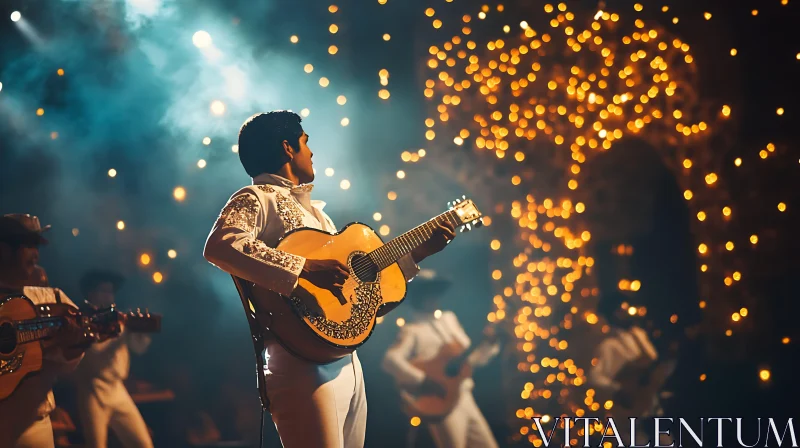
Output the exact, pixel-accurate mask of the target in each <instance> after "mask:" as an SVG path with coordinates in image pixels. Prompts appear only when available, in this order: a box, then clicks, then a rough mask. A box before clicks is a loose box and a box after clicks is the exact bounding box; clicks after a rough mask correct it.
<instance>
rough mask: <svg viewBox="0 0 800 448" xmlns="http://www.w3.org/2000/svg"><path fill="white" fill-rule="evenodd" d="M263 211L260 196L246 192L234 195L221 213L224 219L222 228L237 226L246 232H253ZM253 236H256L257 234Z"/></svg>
mask: <svg viewBox="0 0 800 448" xmlns="http://www.w3.org/2000/svg"><path fill="white" fill-rule="evenodd" d="M260 212H261V203H260V202H258V198H257V197H256V196H255V195H253V194H251V193H246V194H242V195H239V196H236V197H234V198H233V199H231V200H230V201H228V204H227V205H225V208H223V209H222V213H220V219H222V228H223V229H228V228H231V227H233V228H236V229H241V230H243V231H245V232H249V233H253V230H254V229H255V228H256V218H257V217H258V214H259V213H260ZM253 236H256V235H255V234H254V235H253Z"/></svg>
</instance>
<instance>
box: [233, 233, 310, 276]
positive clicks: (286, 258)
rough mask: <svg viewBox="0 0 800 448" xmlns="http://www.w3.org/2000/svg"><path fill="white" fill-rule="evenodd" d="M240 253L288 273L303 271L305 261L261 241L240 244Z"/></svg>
mask: <svg viewBox="0 0 800 448" xmlns="http://www.w3.org/2000/svg"><path fill="white" fill-rule="evenodd" d="M242 253H244V254H246V255H247V256H249V257H251V258H255V259H256V260H259V261H262V262H264V263H267V264H271V265H273V266H277V267H280V268H283V269H287V270H289V271H300V270H302V269H303V264H304V263H305V259H304V258H303V257H301V256H299V255H292V254H290V253H288V252H283V251H280V250H278V249H273V248H271V247H269V246H267V245H266V244H265V243H264V242H263V241H259V240H254V241H252V242H251V241H247V242H245V243H244V244H242Z"/></svg>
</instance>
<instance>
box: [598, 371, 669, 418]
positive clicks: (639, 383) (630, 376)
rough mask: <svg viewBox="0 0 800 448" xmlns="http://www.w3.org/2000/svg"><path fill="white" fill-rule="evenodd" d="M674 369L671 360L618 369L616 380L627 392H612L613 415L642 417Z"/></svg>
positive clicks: (650, 407)
mask: <svg viewBox="0 0 800 448" xmlns="http://www.w3.org/2000/svg"><path fill="white" fill-rule="evenodd" d="M674 370H675V362H674V361H673V360H669V361H662V362H656V361H654V362H653V364H652V365H647V366H636V365H629V366H626V367H625V368H623V369H622V371H620V372H619V373H618V374H617V376H616V381H617V382H619V383H620V384H621V385H622V389H621V390H620V391H621V392H622V391H626V392H627V393H617V394H614V396H613V397H611V399H612V400H613V402H614V406H613V407H612V408H611V413H613V414H614V416H615V417H626V418H627V417H636V418H639V417H643V416H645V415H647V414H648V413H649V412H651V411H652V410H653V405H654V403H655V400H656V399H657V397H658V393H659V391H661V389H662V388H663V387H664V384H665V383H666V382H667V380H668V379H669V377H670V376H671V375H672V372H673V371H674Z"/></svg>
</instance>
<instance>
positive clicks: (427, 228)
mask: <svg viewBox="0 0 800 448" xmlns="http://www.w3.org/2000/svg"><path fill="white" fill-rule="evenodd" d="M445 220H446V221H449V222H450V223H452V224H453V226H454V227H458V226H460V225H461V224H462V222H461V218H459V216H458V213H457V212H456V211H455V210H449V211H447V212H444V213H442V214H441V215H439V216H437V217H435V218H433V219H431V220H430V221H428V222H426V223H424V224H420V225H419V226H417V227H414V228H413V229H411V230H409V231H408V232H406V233H404V234H402V235H400V236H398V237H396V238H394V239H392V240H391V241H389V242H388V243H386V244H384V245H383V246H381V247H379V248H377V249H375V250H373V251H372V252H370V253H369V257H370V259H372V262H373V263H375V265H376V266H378V268H379V269H380V270H383V269H386V268H387V267H389V266H391V265H392V264H394V263H396V262H397V261H398V260H399V259H401V258H403V257H404V256H405V255H408V254H410V253H411V251H413V250H414V249H416V248H417V247H419V246H421V245H422V244H423V243H424V242H425V241H427V240H428V239H429V238H430V237H431V235H433V231H434V230H435V229H436V227H437V223H438V222H441V221H445Z"/></svg>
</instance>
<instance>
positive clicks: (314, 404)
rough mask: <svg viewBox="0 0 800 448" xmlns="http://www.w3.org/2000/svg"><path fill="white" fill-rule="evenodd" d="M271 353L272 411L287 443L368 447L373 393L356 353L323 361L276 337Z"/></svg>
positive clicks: (290, 446)
mask: <svg viewBox="0 0 800 448" xmlns="http://www.w3.org/2000/svg"><path fill="white" fill-rule="evenodd" d="M266 355H267V356H268V359H267V372H266V385H267V394H268V397H269V401H270V413H271V414H272V421H273V422H274V423H275V428H277V430H278V435H280V438H281V443H282V444H283V446H284V448H363V446H364V435H365V433H366V429H367V396H366V393H365V391H364V373H363V371H362V370H361V362H360V361H359V360H358V356H356V354H355V353H353V354H352V355H350V356H346V357H344V358H342V359H340V360H339V361H336V362H334V363H331V364H326V365H318V364H314V363H310V362H307V361H303V360H301V359H299V358H296V357H294V356H293V355H291V354H290V353H288V352H287V351H286V350H284V349H283V347H281V346H280V345H278V344H277V343H273V344H270V345H269V347H268V348H267V353H266Z"/></svg>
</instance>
